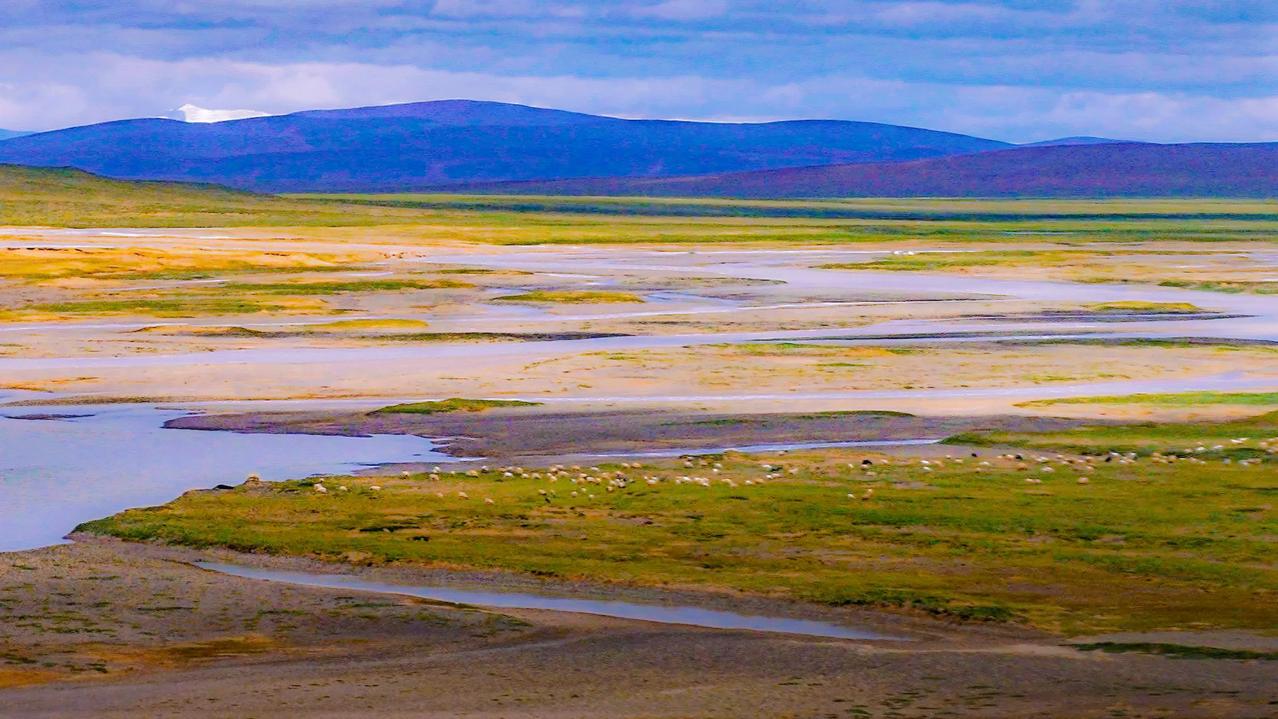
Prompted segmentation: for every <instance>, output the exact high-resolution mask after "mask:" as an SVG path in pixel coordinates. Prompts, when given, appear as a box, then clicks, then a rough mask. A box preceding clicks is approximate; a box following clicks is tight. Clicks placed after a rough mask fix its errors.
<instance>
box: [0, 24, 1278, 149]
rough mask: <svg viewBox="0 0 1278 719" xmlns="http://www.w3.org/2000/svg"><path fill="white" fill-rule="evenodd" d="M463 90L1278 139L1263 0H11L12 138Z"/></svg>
mask: <svg viewBox="0 0 1278 719" xmlns="http://www.w3.org/2000/svg"><path fill="white" fill-rule="evenodd" d="M450 97H466V98H476V99H491V100H502V101H510V102H522V103H527V104H535V105H543V106H554V107H561V108H565V109H572V110H580V111H585V112H599V113H605V114H614V115H621V116H627V117H681V118H697V119H720V120H740V119H777V118H795V117H838V118H847V119H861V120H874V121H880V122H891V123H899V124H909V125H920V126H927V127H934V128H938V129H947V130H953V131H957V132H967V133H972V134H978V135H984V136H989V137H995V138H999V139H1008V140H1014V141H1025V140H1035V139H1043V138H1046V137H1052V136H1060V135H1074V134H1088V135H1108V136H1117V137H1125V138H1134V139H1150V140H1161V141H1188V140H1213V141H1227V140H1239V141H1243V140H1278V3H1272V2H1268V1H1267V0H1259V1H1246V0H1238V1H1235V2H1229V1H1223V0H1180V1H1179V2H1175V3H1167V2H1162V1H1161V0H1160V1H1157V2H1156V1H1154V0H1035V1H1031V0H1002V1H1001V2H992V1H985V0H963V1H949V0H791V2H788V3H776V2H774V1H773V0H612V1H605V0H594V1H593V2H577V1H574V0H434V1H433V2H422V1H420V0H416V1H410V0H218V1H217V2H195V0H134V1H133V2H129V3H119V2H114V0H66V1H58V0H6V2H5V7H4V8H3V9H0V127H10V128H18V129H48V128H53V127H61V126H66V125H70V124H84V123H90V122H97V121H102V120H109V119H116V118H120V117H135V116H153V115H158V114H161V113H163V112H165V111H166V110H167V109H169V108H173V107H176V106H179V105H182V104H185V103H191V104H194V105H198V106H201V107H218V108H221V107H248V108H254V109H255V110H260V111H264V112H271V113H281V112H289V111H294V110H300V109H311V108H317V107H343V106H353V105H363V104H383V103H392V102H407V101H415V100H426V99H439V98H450Z"/></svg>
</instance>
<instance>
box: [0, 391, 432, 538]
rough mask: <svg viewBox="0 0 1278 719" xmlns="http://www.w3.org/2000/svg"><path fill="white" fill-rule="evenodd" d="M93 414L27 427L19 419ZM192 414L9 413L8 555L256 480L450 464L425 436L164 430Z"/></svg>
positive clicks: (1, 440)
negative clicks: (136, 510) (104, 521)
mask: <svg viewBox="0 0 1278 719" xmlns="http://www.w3.org/2000/svg"><path fill="white" fill-rule="evenodd" d="M37 413H40V414H58V415H92V416H88V417H81V418H78V419H60V420H23V419H12V418H11V417H12V416H14V415H28V414H37ZM186 414H189V412H184V411H180V410H161V409H156V408H155V407H147V406H138V405H111V406H76V407H65V406H62V407H55V408H35V407H8V408H5V409H4V410H3V415H0V497H2V498H3V501H0V551H17V550H22V549H31V548H34V547H42V546H46V545H49V544H56V543H58V542H59V541H61V540H62V537H63V536H64V535H65V534H66V533H67V532H69V531H71V530H72V529H73V528H74V527H75V526H76V525H77V524H80V523H81V522H85V521H88V520H90V519H98V518H101V517H105V516H108V515H111V514H114V513H115V512H119V511H120V510H122V509H124V508H126V507H137V506H144V505H152V504H159V503H161V502H167V501H169V500H171V499H173V498H174V497H175V496H177V495H178V494H180V493H182V492H184V491H186V490H188V489H197V488H208V487H212V486H214V485H217V484H239V483H240V482H241V481H243V480H244V478H245V477H246V476H248V475H249V474H259V475H261V476H262V478H263V479H266V480H280V479H293V478H298V477H306V476H310V475H313V474H330V473H332V474H336V473H345V472H349V471H352V470H356V469H359V468H360V467H365V466H369V465H374V464H382V463H392V462H434V461H445V460H447V459H449V458H448V457H447V456H446V455H444V454H442V453H440V452H437V451H435V448H434V445H433V444H432V443H431V442H430V441H428V440H425V439H422V438H420V437H411V436H374V437H324V436H316V435H269V434H235V433H231V432H200V431H193V430H175V429H162V428H161V425H162V424H163V423H164V422H165V421H166V420H168V419H172V418H174V417H180V416H183V415H186Z"/></svg>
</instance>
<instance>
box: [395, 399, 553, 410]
mask: <svg viewBox="0 0 1278 719" xmlns="http://www.w3.org/2000/svg"><path fill="white" fill-rule="evenodd" d="M540 404H541V403H540V402H524V401H522V400H514V399H463V398H461V397H453V398H451V399H442V400H435V401H431V402H410V403H407V404H396V405H391V406H390V407H383V408H381V409H379V410H375V411H374V412H373V414H444V413H448V412H483V411H484V410H488V409H494V408H497V407H536V406H538V405H540Z"/></svg>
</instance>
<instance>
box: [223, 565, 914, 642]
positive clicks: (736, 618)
mask: <svg viewBox="0 0 1278 719" xmlns="http://www.w3.org/2000/svg"><path fill="white" fill-rule="evenodd" d="M198 565H199V566H200V567H203V568H205V569H210V570H212V571H215V572H222V573H223V574H231V575H234V576H237V577H245V578H248V579H262V580H266V581H272V582H285V583H288V584H300V585H303V586H308V587H327V588H330V589H353V590H357V591H363V592H378V593H381V594H403V595H407V596H410V597H422V598H423V599H432V600H435V601H439V602H450V603H453V604H470V605H474V606H480V607H495V608H499V609H549V610H552V611H556V612H578V613H581V614H597V615H600V616H605V617H619V618H622V619H638V620H640V621H645V622H658V623H661V624H686V625H690V626H695V627H709V628H712V629H746V630H750V631H756V632H778V633H782V634H804V635H807V636H813V637H830V638H835V639H887V640H902V639H903V637H893V636H887V635H884V634H879V633H877V632H871V631H868V630H865V629H853V628H851V627H844V626H841V625H838V624H830V623H828V622H816V621H812V620H808V619H790V618H787V617H766V616H758V615H752V614H738V613H736V612H725V611H719V610H715V609H702V608H700V607H688V606H664V605H657V604H637V603H634V602H618V601H604V600H597V599H571V598H568V597H548V596H542V595H539V594H528V593H522V592H486V591H477V590H468V589H454V588H452V587H431V586H414V585H406V584H386V583H383V582H370V581H365V580H362V579H359V578H357V577H353V576H350V575H347V574H311V573H308V572H285V571H275V570H270V569H260V568H257V567H242V566H238V565H234V564H221V563H217V562H198Z"/></svg>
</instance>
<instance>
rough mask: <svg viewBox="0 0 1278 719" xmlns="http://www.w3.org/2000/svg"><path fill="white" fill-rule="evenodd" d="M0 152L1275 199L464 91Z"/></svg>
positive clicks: (357, 168)
mask: <svg viewBox="0 0 1278 719" xmlns="http://www.w3.org/2000/svg"><path fill="white" fill-rule="evenodd" d="M2 138H3V135H0V139H2ZM0 163H11V164H15V165H26V166H35V167H74V168H77V169H81V170H85V171H89V172H93V173H96V174H99V175H103V176H106V177H110V178H117V179H141V180H169V181H185V182H201V183H212V184H218V185H223V186H227V187H231V188H236V189H244V190H251V191H256V192H266V193H287V192H407V191H472V192H491V193H512V194H531V193H542V194H576V195H583V194H622V195H636V194H637V195H667V196H669V195H689V196H721V197H836V196H964V197H974V196H989V197H1000V196H1044V197H1052V196H1058V197H1060V196H1063V197H1090V196H1100V197H1119V196H1126V197H1133V196H1161V197H1166V196H1239V197H1275V196H1278V143H1251V144H1211V143H1199V144H1172V145H1161V144H1153V143H1134V142H1124V141H1120V140H1112V139H1108V138H1100V137H1085V136H1080V137H1066V138H1059V139H1056V140H1049V141H1045V142H1039V143H1032V144H1029V145H1013V144H1011V143H1006V142H1000V141H997V140H989V139H985V138H980V137H972V136H969V135H961V134H955V133H949V132H940V131H936V130H927V129H922V128H914V127H903V126H898V125H886V124H879V123H871V122H852V121H843V120H794V121H783V122H767V123H708V122H689V121H672V120H626V119H620V118H614V117H604V116H599V115H587V114H582V113H576V112H567V111H562V110H552V109H543V108H535V107H527V106H523V105H511V104H505V103H495V102H478V101H469V100H444V101H435V102H421V103H411V104H404V105H388V106H378V107H361V108H351V109H344V110H315V111H307V112H298V113H294V114H291V115H279V116H269V117H254V118H248V119H239V120H230V121H224V122H210V123H201V124H193V123H187V122H179V121H175V120H170V119H137V120H121V121H116V122H107V123H101V124H96V125H87V126H83V127H74V128H68V129H63V130H55V131H51V132H43V133H37V134H30V135H25V136H21V137H14V138H10V139H5V140H3V142H0Z"/></svg>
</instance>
